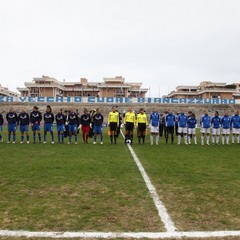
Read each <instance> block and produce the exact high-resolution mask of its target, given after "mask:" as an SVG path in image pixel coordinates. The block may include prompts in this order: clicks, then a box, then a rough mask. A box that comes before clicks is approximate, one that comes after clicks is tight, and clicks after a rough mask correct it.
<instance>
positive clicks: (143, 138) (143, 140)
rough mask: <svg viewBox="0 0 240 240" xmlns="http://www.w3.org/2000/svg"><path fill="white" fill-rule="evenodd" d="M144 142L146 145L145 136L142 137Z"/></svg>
mask: <svg viewBox="0 0 240 240" xmlns="http://www.w3.org/2000/svg"><path fill="white" fill-rule="evenodd" d="M142 142H143V144H144V143H145V136H143V137H142Z"/></svg>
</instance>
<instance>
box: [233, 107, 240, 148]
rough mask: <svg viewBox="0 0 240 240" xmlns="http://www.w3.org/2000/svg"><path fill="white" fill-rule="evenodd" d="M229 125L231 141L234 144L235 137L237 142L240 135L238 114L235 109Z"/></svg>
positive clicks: (239, 117)
mask: <svg viewBox="0 0 240 240" xmlns="http://www.w3.org/2000/svg"><path fill="white" fill-rule="evenodd" d="M231 127H232V143H233V144H234V142H235V138H236V140H237V143H239V135H240V116H239V111H238V110H236V112H235V114H234V115H232V117H231Z"/></svg>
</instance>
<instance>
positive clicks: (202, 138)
mask: <svg viewBox="0 0 240 240" xmlns="http://www.w3.org/2000/svg"><path fill="white" fill-rule="evenodd" d="M201 142H202V145H203V144H204V136H201Z"/></svg>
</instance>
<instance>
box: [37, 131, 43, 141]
mask: <svg viewBox="0 0 240 240" xmlns="http://www.w3.org/2000/svg"><path fill="white" fill-rule="evenodd" d="M38 140H39V142H41V141H42V136H41V134H40V133H39V134H38Z"/></svg>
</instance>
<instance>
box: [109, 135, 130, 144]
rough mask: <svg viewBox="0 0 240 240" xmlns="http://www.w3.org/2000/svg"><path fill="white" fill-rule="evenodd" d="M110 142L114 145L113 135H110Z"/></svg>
mask: <svg viewBox="0 0 240 240" xmlns="http://www.w3.org/2000/svg"><path fill="white" fill-rule="evenodd" d="M110 140H111V143H113V135H110ZM125 142H126V138H125Z"/></svg>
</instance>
